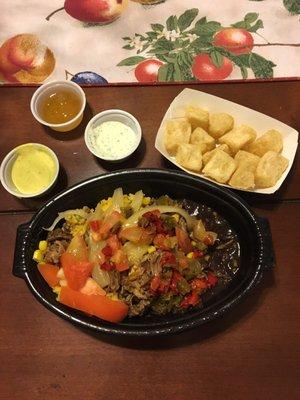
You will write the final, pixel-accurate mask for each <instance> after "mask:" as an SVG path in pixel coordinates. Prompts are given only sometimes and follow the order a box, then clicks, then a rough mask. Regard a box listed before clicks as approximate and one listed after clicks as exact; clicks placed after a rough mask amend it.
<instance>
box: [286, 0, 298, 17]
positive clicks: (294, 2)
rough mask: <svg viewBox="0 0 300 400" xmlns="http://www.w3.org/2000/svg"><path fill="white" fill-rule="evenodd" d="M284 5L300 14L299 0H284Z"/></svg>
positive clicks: (290, 10) (293, 12)
mask: <svg viewBox="0 0 300 400" xmlns="http://www.w3.org/2000/svg"><path fill="white" fill-rule="evenodd" d="M283 5H284V7H285V8H286V9H287V10H288V11H289V12H290V13H291V14H292V15H294V14H300V1H299V0H283Z"/></svg>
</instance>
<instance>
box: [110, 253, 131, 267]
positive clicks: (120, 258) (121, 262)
mask: <svg viewBox="0 0 300 400" xmlns="http://www.w3.org/2000/svg"><path fill="white" fill-rule="evenodd" d="M111 261H113V262H114V263H115V265H116V269H117V270H118V271H126V270H127V269H128V268H129V262H128V259H127V255H126V253H125V252H124V250H122V249H119V250H117V251H116V252H115V254H114V255H113V256H112V258H111Z"/></svg>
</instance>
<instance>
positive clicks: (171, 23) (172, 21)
mask: <svg viewBox="0 0 300 400" xmlns="http://www.w3.org/2000/svg"><path fill="white" fill-rule="evenodd" d="M166 26H167V29H168V31H173V30H176V28H178V22H177V17H176V15H171V16H170V17H169V18H168V19H167V21H166Z"/></svg>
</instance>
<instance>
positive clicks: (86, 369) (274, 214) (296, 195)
mask: <svg viewBox="0 0 300 400" xmlns="http://www.w3.org/2000/svg"><path fill="white" fill-rule="evenodd" d="M191 87H192V88H195V89H199V90H203V91H205V92H207V93H211V94H214V95H217V96H220V97H223V98H225V99H228V100H232V101H235V102H237V103H240V104H242V105H245V106H248V107H251V108H253V109H255V110H258V111H260V112H263V113H265V114H267V115H270V116H272V117H274V118H277V119H279V120H281V121H282V122H285V123H287V124H288V125H291V126H292V127H293V128H295V129H297V130H298V131H299V130H300V114H299V109H298V106H299V102H298V99H299V95H298V94H299V90H300V82H299V81H298V82H297V81H294V82H257V83H226V84H224V83H223V84H211V85H209V84H201V85H198V86H197V85H193V86H191ZM182 89H183V86H181V85H170V86H148V87H147V86H141V87H129V86H123V87H103V88H85V92H86V95H87V101H88V108H87V110H86V114H85V118H84V122H83V123H82V124H81V126H80V127H79V128H78V129H76V130H75V131H74V132H72V133H69V134H66V135H62V134H56V133H54V132H51V131H48V130H45V129H44V128H43V127H42V126H41V125H39V124H38V123H37V122H36V121H35V120H34V119H33V117H32V116H31V114H30V111H29V101H30V98H31V95H32V93H33V92H34V90H35V89H34V88H30V87H26V88H7V87H2V88H0V109H1V113H0V160H2V158H3V157H4V155H5V154H6V153H7V152H8V151H9V150H10V149H12V148H13V147H15V146H16V145H18V144H21V143H24V142H40V143H44V144H46V145H48V146H50V147H51V148H52V149H53V150H54V151H55V152H56V153H57V155H58V157H59V159H60V161H61V173H60V177H59V181H58V183H57V185H56V187H55V188H54V189H53V191H52V192H51V194H49V196H48V197H44V198H42V199H39V200H19V199H16V198H14V197H12V196H10V195H9V194H8V193H6V192H5V191H4V189H3V188H2V187H1V188H0V231H1V241H0V254H1V258H2V265H1V268H0V330H1V336H0V338H1V339H0V359H1V364H0V399H22V400H23V399H25V400H27V399H28V400H29V399H30V400H34V399H43V400H48V399H53V398H56V397H57V398H59V399H77V398H78V399H81V398H84V399H86V400H88V399H95V398H99V399H102V398H110V399H128V398H132V399H135V400H139V399H148V400H152V399H166V400H169V399H172V400H186V399H189V400H191V399H200V398H201V400H216V399H221V398H222V399H234V400H239V399H243V400H244V399H251V400H253V399H264V400H265V399H272V400H277V399H278V400H279V399H282V398H283V397H288V399H289V400H294V399H295V400H296V399H299V398H300V380H299V364H300V334H299V332H300V317H299V315H300V312H299V311H300V310H299V306H300V296H299V286H300V269H299V265H298V264H299V263H298V258H297V251H298V243H299V239H300V185H299V182H300V162H299V151H298V152H297V155H296V159H295V163H294V165H293V168H292V170H291V172H290V174H289V176H288V178H287V179H286V181H285V183H284V184H283V186H282V188H281V189H280V190H279V191H278V192H277V193H275V194H274V195H271V196H262V195H253V194H251V195H249V194H245V193H241V195H242V196H243V197H244V198H245V199H246V200H247V201H248V202H249V203H250V204H251V205H252V207H253V209H254V211H256V213H257V214H258V215H262V216H265V217H267V218H268V219H269V221H270V224H271V230H272V235H273V243H274V247H275V253H276V260H277V262H276V268H275V269H274V271H268V272H267V273H266V274H265V275H264V277H263V280H262V283H261V284H260V285H259V286H258V287H257V288H256V289H255V290H254V291H253V292H252V293H251V295H249V296H248V297H247V298H246V299H245V300H244V301H243V302H242V303H241V304H240V305H239V306H237V307H236V308H235V309H234V310H232V311H231V312H230V313H229V314H227V315H226V316H224V317H222V318H220V319H218V320H215V321H213V322H211V323H209V324H208V325H206V326H202V327H201V328H198V329H195V330H192V331H189V332H185V333H182V334H179V335H174V336H171V337H163V338H155V339H147V340H145V339H143V340H142V339H125V338H122V339H120V338H115V337H108V336H98V337H95V336H92V335H89V334H87V333H86V332H83V331H81V330H79V329H77V328H76V327H74V326H73V325H71V324H69V323H67V322H66V321H63V320H62V319H60V318H58V317H57V316H55V315H54V314H52V313H51V312H49V311H48V310H47V309H46V308H44V307H42V306H41V305H40V304H39V303H38V302H37V301H36V300H35V298H34V297H33V296H32V295H31V294H30V292H29V290H28V288H27V286H26V284H25V283H24V281H22V280H21V279H17V278H15V277H13V276H12V274H11V269H12V262H13V254H14V246H15V235H16V228H17V227H18V225H19V224H21V223H23V222H27V221H28V220H30V218H31V217H32V215H33V214H34V211H35V210H36V209H37V208H38V207H39V206H40V205H41V204H43V203H44V202H45V201H46V200H47V199H48V198H49V197H50V196H52V195H53V194H55V193H56V192H58V191H60V190H62V189H64V188H65V187H67V186H70V185H72V184H74V183H76V182H79V181H80V180H83V179H85V178H88V177H91V176H94V175H97V174H100V173H103V172H105V171H112V170H114V169H117V168H136V167H160V168H174V167H173V166H172V165H171V164H170V163H168V162H166V161H164V160H163V159H162V157H161V156H160V155H159V154H158V152H156V151H155V150H154V147H153V145H154V139H155V134H156V131H157V128H158V126H159V123H160V121H161V118H162V116H163V114H164V113H165V111H166V109H167V107H168V105H169V103H170V102H171V101H172V99H173V98H174V97H175V96H176V95H177V94H178V93H179V92H180V91H181V90H182ZM108 108H121V109H124V110H126V111H129V112H131V113H133V114H134V115H135V116H136V117H137V118H138V119H139V121H140V122H141V126H142V129H143V137H144V140H143V143H142V145H141V146H140V148H139V150H138V151H137V153H136V154H135V157H134V158H131V159H129V160H128V161H127V162H125V163H123V164H122V165H121V164H120V165H115V164H109V163H101V162H99V161H98V160H97V159H95V158H93V156H91V154H90V153H89V152H88V151H87V149H86V148H85V146H84V141H83V131H84V126H85V124H86V122H87V120H88V119H90V117H91V116H92V115H93V114H95V113H96V112H100V111H102V110H105V109H108ZM16 116H18V117H16Z"/></svg>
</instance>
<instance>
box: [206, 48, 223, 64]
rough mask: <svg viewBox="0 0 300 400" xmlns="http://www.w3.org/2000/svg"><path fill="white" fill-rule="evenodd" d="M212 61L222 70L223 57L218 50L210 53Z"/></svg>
mask: <svg viewBox="0 0 300 400" xmlns="http://www.w3.org/2000/svg"><path fill="white" fill-rule="evenodd" d="M209 55H210V58H211V61H212V62H213V64H214V65H215V66H216V67H217V68H220V67H221V66H222V64H223V55H222V54H221V53H220V52H219V51H217V50H213V51H211V52H210V53H209Z"/></svg>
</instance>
